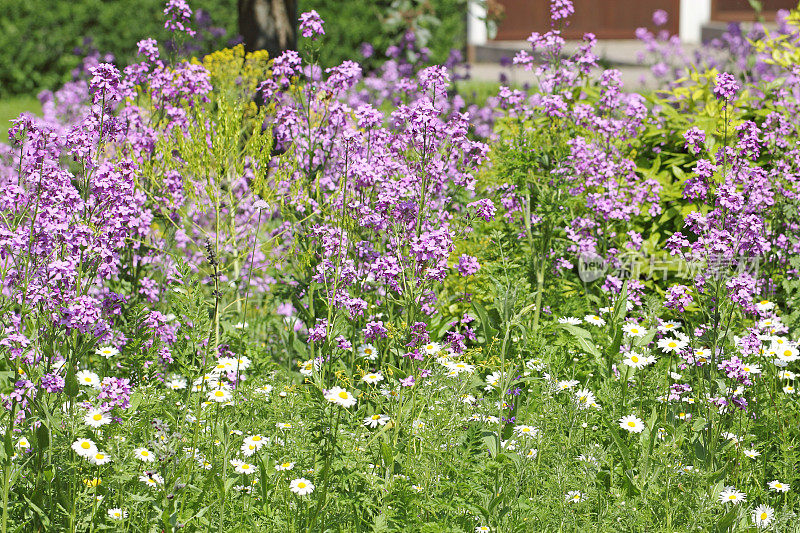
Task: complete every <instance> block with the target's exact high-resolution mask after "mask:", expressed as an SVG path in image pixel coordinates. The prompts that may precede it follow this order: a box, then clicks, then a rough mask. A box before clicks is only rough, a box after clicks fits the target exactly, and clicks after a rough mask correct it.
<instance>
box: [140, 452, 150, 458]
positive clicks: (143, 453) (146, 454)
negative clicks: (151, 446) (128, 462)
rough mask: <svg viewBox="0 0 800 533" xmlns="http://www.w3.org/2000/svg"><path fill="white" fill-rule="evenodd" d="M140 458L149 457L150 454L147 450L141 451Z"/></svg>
mask: <svg viewBox="0 0 800 533" xmlns="http://www.w3.org/2000/svg"><path fill="white" fill-rule="evenodd" d="M142 457H150V452H148V451H147V450H142Z"/></svg>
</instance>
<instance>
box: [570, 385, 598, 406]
mask: <svg viewBox="0 0 800 533" xmlns="http://www.w3.org/2000/svg"><path fill="white" fill-rule="evenodd" d="M575 400H576V401H577V402H578V407H579V408H581V409H587V408H589V407H591V406H592V404H596V403H597V399H596V398H595V396H594V393H593V392H592V391H590V390H589V389H578V390H577V391H576V392H575Z"/></svg>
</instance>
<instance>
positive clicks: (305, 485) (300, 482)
mask: <svg viewBox="0 0 800 533" xmlns="http://www.w3.org/2000/svg"><path fill="white" fill-rule="evenodd" d="M289 490H291V491H292V492H294V493H295V494H297V495H298V496H305V495H307V494H311V493H312V492H314V484H313V483H311V482H310V481H309V480H307V479H306V478H304V477H301V478H298V479H293V480H292V481H291V483H289Z"/></svg>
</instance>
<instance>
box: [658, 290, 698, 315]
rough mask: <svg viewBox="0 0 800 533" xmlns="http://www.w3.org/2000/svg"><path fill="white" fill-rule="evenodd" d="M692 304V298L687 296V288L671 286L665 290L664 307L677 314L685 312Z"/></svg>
mask: <svg viewBox="0 0 800 533" xmlns="http://www.w3.org/2000/svg"><path fill="white" fill-rule="evenodd" d="M691 303H692V297H691V295H690V294H689V287H687V286H685V285H673V286H672V287H670V288H669V289H667V294H666V298H665V301H664V307H667V308H669V309H675V310H676V311H678V312H679V313H683V312H684V311H685V310H686V306H687V305H689V304H691Z"/></svg>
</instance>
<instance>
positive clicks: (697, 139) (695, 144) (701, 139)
mask: <svg viewBox="0 0 800 533" xmlns="http://www.w3.org/2000/svg"><path fill="white" fill-rule="evenodd" d="M683 138H684V139H685V140H686V148H687V149H688V150H690V151H691V152H692V153H693V154H699V153H700V151H701V150H702V149H703V145H704V144H705V142H706V133H705V132H704V131H703V130H701V129H700V128H698V127H697V126H692V127H691V128H689V129H688V130H686V133H684V134H683Z"/></svg>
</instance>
